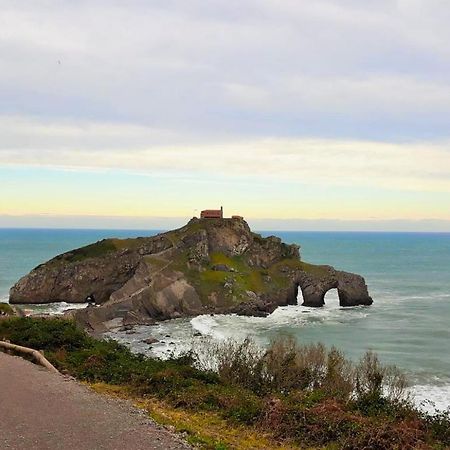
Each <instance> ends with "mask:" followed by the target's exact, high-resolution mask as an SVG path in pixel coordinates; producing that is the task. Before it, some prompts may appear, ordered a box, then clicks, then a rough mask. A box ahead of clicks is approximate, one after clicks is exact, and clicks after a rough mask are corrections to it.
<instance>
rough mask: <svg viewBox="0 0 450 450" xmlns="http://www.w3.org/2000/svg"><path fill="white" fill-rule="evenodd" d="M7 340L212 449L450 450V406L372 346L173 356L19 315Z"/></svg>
mask: <svg viewBox="0 0 450 450" xmlns="http://www.w3.org/2000/svg"><path fill="white" fill-rule="evenodd" d="M0 339H7V340H10V341H11V342H12V343H14V344H19V345H24V346H28V347H32V348H35V349H39V350H43V351H44V352H45V356H46V357H47V358H48V359H49V360H50V362H51V363H52V364H54V365H55V366H56V367H57V368H58V369H59V370H60V371H62V372H63V373H68V374H70V375H72V376H74V377H76V378H77V379H79V380H82V381H85V382H88V383H90V384H91V385H92V386H93V388H94V389H96V390H98V391H101V392H106V393H109V394H113V395H117V396H121V397H127V398H131V399H132V400H133V401H134V402H135V403H136V404H137V405H138V406H140V407H142V408H145V409H146V410H147V411H148V412H149V414H150V415H151V416H152V417H153V418H154V419H156V420H157V421H159V422H162V423H165V424H170V425H173V426H175V428H176V429H177V430H178V431H181V432H184V433H185V434H186V436H187V439H188V441H189V442H191V443H193V444H196V445H197V446H198V447H199V448H204V449H217V450H218V449H222V450H223V449H232V448H239V449H250V448H254V449H256V448H257V449H270V448H279V449H281V448H284V449H288V448H314V449H319V448H320V449H329V450H332V449H355V450H356V449H362V448H370V449H380V450H381V449H386V450H387V449H405V448H411V449H413V448H420V449H442V450H443V449H445V448H448V446H449V445H450V417H449V414H448V413H442V414H440V415H436V416H430V415H428V414H426V413H424V412H420V411H419V410H417V409H416V408H415V407H414V406H413V405H412V403H411V401H410V399H409V398H408V395H407V391H406V390H405V389H406V380H405V377H404V375H403V374H402V373H401V372H400V371H399V370H398V369H396V368H394V367H386V366H383V365H382V364H381V363H380V362H379V360H378V358H377V356H376V355H375V354H373V353H370V352H369V353H367V354H366V355H364V357H363V358H362V359H361V360H360V361H359V362H357V363H352V362H350V361H348V360H347V359H346V358H345V357H344V355H343V354H342V353H341V352H340V351H338V350H336V349H326V348H325V347H324V346H323V345H321V344H316V345H299V344H298V343H296V342H294V341H293V340H291V339H289V338H279V339H277V340H276V341H274V342H272V344H271V345H270V346H269V348H268V349H265V350H263V349H261V348H259V347H258V346H256V345H255V344H254V343H253V342H252V341H251V340H245V341H244V342H241V343H236V342H226V343H224V344H210V345H207V346H205V348H203V349H202V351H199V352H197V353H194V352H189V353H187V354H185V355H183V356H181V357H179V358H172V359H169V360H166V361H163V360H159V359H155V358H149V357H146V356H143V355H137V354H133V353H132V352H131V351H130V350H129V349H128V348H126V347H125V346H123V345H121V344H119V343H117V342H115V341H112V340H98V339H94V338H93V337H91V336H89V335H88V334H86V333H85V332H84V331H82V330H81V329H79V328H78V327H77V326H76V325H75V323H74V322H72V321H69V320H64V319H37V318H35V319H33V318H10V319H5V320H3V321H1V322H0Z"/></svg>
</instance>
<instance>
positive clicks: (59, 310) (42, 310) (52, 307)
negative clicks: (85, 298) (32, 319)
mask: <svg viewBox="0 0 450 450" xmlns="http://www.w3.org/2000/svg"><path fill="white" fill-rule="evenodd" d="M17 306H18V307H19V308H21V309H22V310H23V311H24V312H25V314H26V315H30V316H33V315H36V314H48V315H55V316H60V315H62V314H64V313H65V312H66V311H69V310H71V309H83V308H86V307H87V306H88V303H66V302H58V303H45V304H36V305H17Z"/></svg>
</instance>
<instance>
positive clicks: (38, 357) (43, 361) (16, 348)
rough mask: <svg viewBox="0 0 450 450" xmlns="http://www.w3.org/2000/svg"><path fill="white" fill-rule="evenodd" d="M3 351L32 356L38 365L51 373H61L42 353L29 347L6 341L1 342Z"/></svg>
mask: <svg viewBox="0 0 450 450" xmlns="http://www.w3.org/2000/svg"><path fill="white" fill-rule="evenodd" d="M1 349H4V350H10V351H12V352H15V353H19V354H24V355H28V356H31V358H32V359H34V361H35V362H36V363H37V364H40V365H41V366H43V367H45V368H46V369H48V370H50V371H51V372H54V373H59V370H58V369H57V368H56V367H55V366H54V365H53V364H51V363H50V362H49V361H48V360H47V358H45V356H44V355H43V354H42V353H40V352H38V351H37V350H33V349H32V348H28V347H22V346H21V345H15V344H11V343H9V342H5V341H0V350H1Z"/></svg>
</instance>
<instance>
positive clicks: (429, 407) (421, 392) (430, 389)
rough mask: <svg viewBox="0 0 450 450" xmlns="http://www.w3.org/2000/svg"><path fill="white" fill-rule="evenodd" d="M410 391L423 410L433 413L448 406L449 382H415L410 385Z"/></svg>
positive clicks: (449, 399)
mask: <svg viewBox="0 0 450 450" xmlns="http://www.w3.org/2000/svg"><path fill="white" fill-rule="evenodd" d="M410 392H411V394H412V396H413V398H414V403H415V404H416V405H417V406H418V407H419V408H420V409H421V410H423V411H426V412H428V413H431V414H435V413H437V412H441V411H446V410H448V409H449V408H450V384H445V385H439V384H417V385H414V386H411V388H410ZM431 399H432V400H431Z"/></svg>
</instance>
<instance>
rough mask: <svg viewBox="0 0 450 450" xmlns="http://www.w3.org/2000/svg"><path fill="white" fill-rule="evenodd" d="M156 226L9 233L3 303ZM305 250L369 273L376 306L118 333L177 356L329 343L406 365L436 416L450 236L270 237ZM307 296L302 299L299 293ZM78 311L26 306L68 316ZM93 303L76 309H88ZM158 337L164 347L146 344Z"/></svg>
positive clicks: (0, 266)
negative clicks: (214, 349)
mask: <svg viewBox="0 0 450 450" xmlns="http://www.w3.org/2000/svg"><path fill="white" fill-rule="evenodd" d="M158 232H159V231H157V230H152V231H149V230H80V229H78V230H68V229H64V230H62V229H59V230H55V229H0V301H3V302H7V301H8V291H9V288H10V287H11V286H12V285H13V284H14V283H15V282H16V281H17V280H18V279H19V278H20V277H22V276H23V275H25V274H26V273H28V272H29V271H30V270H31V269H32V268H33V267H35V266H36V265H38V264H40V263H42V262H44V261H46V260H48V259H50V258H52V257H53V256H56V255H57V254H60V253H62V252H65V251H68V250H71V249H73V248H77V247H80V246H83V245H86V244H89V243H92V242H95V241H97V240H100V239H103V238H106V237H118V238H125V237H137V236H149V235H153V234H156V233H158ZM261 234H263V235H265V236H268V235H272V234H273V235H276V236H279V237H281V238H282V239H283V241H285V242H287V243H295V244H298V245H300V246H301V250H300V251H301V256H302V259H303V260H304V261H308V262H311V263H315V264H330V265H333V266H334V267H335V268H338V269H341V270H345V271H350V272H356V273H359V274H361V275H363V276H364V277H365V279H366V282H367V284H368V286H369V292H370V294H371V296H372V297H373V299H374V303H373V305H372V306H368V307H367V306H366V307H362V306H361V307H354V308H341V307H340V306H339V302H338V297H337V292H336V291H335V290H332V291H330V292H328V293H327V295H326V297H325V306H324V307H323V308H308V307H303V306H301V305H300V303H301V298H299V305H295V306H287V307H280V308H278V309H277V310H276V311H275V312H274V313H273V314H271V315H269V316H268V317H265V318H260V317H240V316H236V315H203V316H198V317H195V318H190V319H189V318H188V319H176V320H172V321H167V322H162V323H160V324H158V325H154V326H142V327H137V328H136V329H135V330H134V332H133V333H129V332H128V333H126V332H119V331H117V332H113V333H110V334H109V337H112V338H114V339H117V340H119V341H120V342H123V343H125V344H126V345H128V346H130V347H131V348H132V350H134V351H136V352H141V353H146V354H149V355H153V356H155V355H156V356H159V357H162V358H164V357H168V356H170V355H176V354H179V353H180V352H183V351H187V350H190V349H194V350H195V349H196V347H199V346H201V345H203V343H204V342H205V341H209V340H213V341H223V340H226V339H236V340H241V339H244V338H245V337H247V336H250V337H251V338H252V339H254V340H255V341H256V342H257V343H258V344H260V345H261V346H265V345H268V343H269V342H270V341H271V340H272V339H273V338H274V337H276V336H279V335H287V336H288V335H289V336H293V337H294V338H295V339H297V340H298V341H299V342H301V343H310V342H322V343H324V344H325V345H327V346H329V347H331V346H335V347H337V348H339V349H341V350H343V351H344V352H345V354H346V355H347V356H348V357H349V358H351V359H353V360H355V361H356V360H358V359H359V358H360V357H361V356H362V355H363V354H364V352H365V351H367V350H373V351H375V352H377V353H378V355H379V357H380V359H381V361H382V362H384V363H386V364H395V365H397V366H398V367H399V368H401V369H403V370H404V371H405V372H406V373H407V375H408V377H409V379H410V383H411V392H412V394H413V395H414V398H415V401H416V402H417V404H420V405H421V407H422V408H424V409H427V410H429V411H433V410H435V409H437V410H444V409H447V408H449V406H450V233H388V232H385V233H380V232H377V233H371V232H303V231H302V232H277V231H271V232H266V231H264V232H261ZM300 297H301V294H300ZM73 306H74V305H68V304H49V305H39V306H34V307H29V306H27V307H26V308H28V309H30V310H32V312H48V313H51V314H61V313H63V311H64V310H66V309H70V308H72V307H73ZM84 306H85V305H76V307H84ZM149 336H153V337H156V338H157V339H159V342H158V343H156V344H154V345H152V346H151V347H150V346H149V345H148V344H145V343H144V342H143V340H144V339H145V338H147V337H149Z"/></svg>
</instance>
